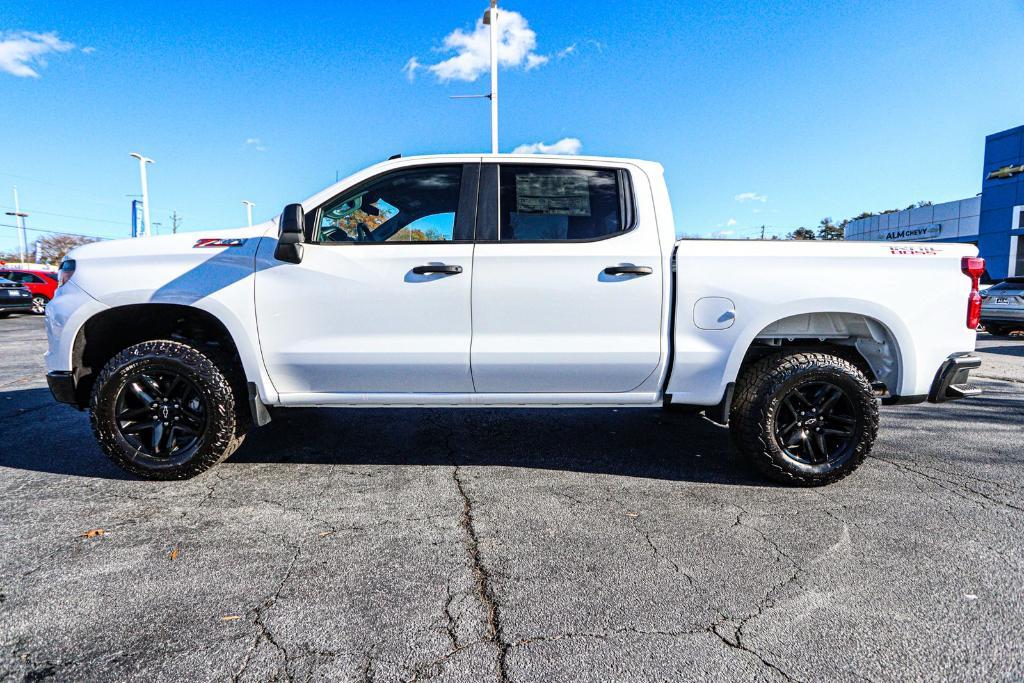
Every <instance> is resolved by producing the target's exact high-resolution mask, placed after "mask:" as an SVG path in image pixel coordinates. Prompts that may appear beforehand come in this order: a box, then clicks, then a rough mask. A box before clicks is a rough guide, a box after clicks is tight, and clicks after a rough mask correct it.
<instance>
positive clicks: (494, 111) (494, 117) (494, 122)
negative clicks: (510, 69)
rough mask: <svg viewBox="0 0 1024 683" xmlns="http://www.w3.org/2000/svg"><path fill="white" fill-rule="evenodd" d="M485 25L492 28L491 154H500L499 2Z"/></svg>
mask: <svg viewBox="0 0 1024 683" xmlns="http://www.w3.org/2000/svg"><path fill="white" fill-rule="evenodd" d="M484 23H485V24H490V26H491V97H490V99H491V154H497V153H498V0H491V8H490V9H489V10H487V12H486V13H484Z"/></svg>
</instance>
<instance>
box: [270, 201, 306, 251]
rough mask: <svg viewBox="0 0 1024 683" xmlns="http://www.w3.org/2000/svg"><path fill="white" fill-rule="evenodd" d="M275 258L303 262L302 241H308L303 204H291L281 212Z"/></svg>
mask: <svg viewBox="0 0 1024 683" xmlns="http://www.w3.org/2000/svg"><path fill="white" fill-rule="evenodd" d="M279 228H280V229H279V231H278V236H277V248H276V249H275V250H274V258H276V259H277V260H278V261H286V262H288V263H302V243H303V242H305V241H306V213H305V212H304V211H303V210H302V204H289V205H288V206H286V207H284V211H282V212H281V220H280V221H279Z"/></svg>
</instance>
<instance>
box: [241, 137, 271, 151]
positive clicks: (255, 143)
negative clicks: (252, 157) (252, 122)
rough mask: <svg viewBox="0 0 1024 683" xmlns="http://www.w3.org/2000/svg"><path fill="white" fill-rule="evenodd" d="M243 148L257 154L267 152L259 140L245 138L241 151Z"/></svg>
mask: <svg viewBox="0 0 1024 683" xmlns="http://www.w3.org/2000/svg"><path fill="white" fill-rule="evenodd" d="M245 148H250V149H254V150H256V151H257V152H266V151H267V148H266V146H264V144H263V141H262V140H260V139H259V138H246V139H245V145H244V147H243V149H245Z"/></svg>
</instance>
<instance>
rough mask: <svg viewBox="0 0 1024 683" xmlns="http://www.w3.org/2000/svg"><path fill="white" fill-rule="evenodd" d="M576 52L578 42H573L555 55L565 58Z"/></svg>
mask: <svg viewBox="0 0 1024 683" xmlns="http://www.w3.org/2000/svg"><path fill="white" fill-rule="evenodd" d="M575 52H576V43H573V44H572V45H569V46H568V47H565V48H563V49H561V50H559V51H558V54H557V55H555V56H556V57H558V58H559V59H565V58H566V57H568V56H569V55H571V54H575Z"/></svg>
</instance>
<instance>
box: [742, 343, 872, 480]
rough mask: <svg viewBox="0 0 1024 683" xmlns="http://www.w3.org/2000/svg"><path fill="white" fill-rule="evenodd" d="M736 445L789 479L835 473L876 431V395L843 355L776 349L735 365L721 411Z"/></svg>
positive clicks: (841, 472) (857, 459)
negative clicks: (725, 409)
mask: <svg viewBox="0 0 1024 683" xmlns="http://www.w3.org/2000/svg"><path fill="white" fill-rule="evenodd" d="M729 428H730V432H731V434H732V438H733V442H734V443H735V444H736V446H737V449H738V450H739V451H740V453H742V454H743V455H745V456H746V457H747V458H748V459H749V460H750V462H751V463H752V464H753V465H754V466H755V467H757V469H758V470H760V471H761V472H762V473H763V474H765V475H766V476H768V477H770V478H772V479H774V480H776V481H780V482H783V483H786V484H793V485H797V486H822V485H824V484H830V483H832V482H835V481H838V480H840V479H842V478H843V477H845V476H846V475H848V474H850V473H851V472H853V471H854V470H855V469H857V467H859V466H860V464H861V463H862V462H864V459H865V458H866V457H867V455H868V453H869V452H870V451H871V445H872V444H873V443H874V440H875V436H876V435H877V434H878V397H877V396H875V392H874V390H873V389H872V387H871V382H870V381H869V380H868V378H867V376H866V375H865V374H864V372H863V371H862V370H861V369H860V368H859V367H858V366H857V365H855V364H854V363H853V362H851V361H850V360H848V359H846V358H843V357H841V356H838V355H833V354H831V353H827V352H824V351H818V350H807V351H789V352H787V351H783V352H781V353H777V354H772V355H769V356H765V357H764V358H761V359H760V360H757V361H756V362H754V363H752V364H750V365H749V366H747V367H746V368H745V369H744V370H742V371H741V373H740V376H739V377H738V378H737V382H736V390H735V393H734V395H733V400H732V406H731V410H730V413H729Z"/></svg>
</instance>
